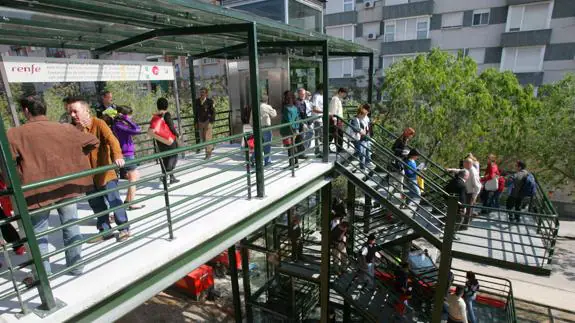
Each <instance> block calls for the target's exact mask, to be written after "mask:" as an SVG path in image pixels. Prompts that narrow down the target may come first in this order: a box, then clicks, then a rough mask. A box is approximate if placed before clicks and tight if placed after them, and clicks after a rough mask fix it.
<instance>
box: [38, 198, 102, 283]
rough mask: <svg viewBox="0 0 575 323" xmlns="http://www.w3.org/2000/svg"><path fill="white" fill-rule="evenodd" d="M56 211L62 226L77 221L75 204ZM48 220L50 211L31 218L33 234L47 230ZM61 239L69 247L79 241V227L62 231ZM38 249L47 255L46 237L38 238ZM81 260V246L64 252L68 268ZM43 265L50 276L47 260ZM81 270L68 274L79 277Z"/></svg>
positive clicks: (79, 268) (81, 268) (73, 226)
mask: <svg viewBox="0 0 575 323" xmlns="http://www.w3.org/2000/svg"><path fill="white" fill-rule="evenodd" d="M57 210H58V214H59V215H60V223H62V224H66V223H68V222H71V221H75V220H78V208H77V206H76V204H70V205H66V206H61V207H59V208H57ZM106 216H107V215H106ZM49 218H50V211H43V212H40V213H38V214H37V215H35V216H33V217H32V224H33V225H34V232H35V233H40V232H43V231H46V230H48V227H49V221H48V220H49ZM62 238H63V239H64V246H69V245H71V244H73V243H75V242H77V241H81V240H82V233H80V227H79V226H78V225H72V226H69V227H67V228H64V229H62ZM38 248H40V253H42V254H43V255H44V254H47V253H48V236H42V237H40V238H38ZM81 260H82V245H79V246H76V247H74V248H70V249H68V250H66V266H68V267H70V266H72V265H74V264H76V263H77V262H79V261H81ZM43 263H44V268H45V269H46V273H48V274H51V273H52V269H51V268H50V261H49V259H45V260H44V261H43ZM83 269H84V268H83V266H80V267H78V268H75V269H74V270H72V271H70V274H72V275H80V274H81V273H82V271H83Z"/></svg>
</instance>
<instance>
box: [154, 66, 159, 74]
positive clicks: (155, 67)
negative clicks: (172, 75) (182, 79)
mask: <svg viewBox="0 0 575 323" xmlns="http://www.w3.org/2000/svg"><path fill="white" fill-rule="evenodd" d="M152 74H154V75H158V74H160V68H159V67H157V66H154V67H152Z"/></svg>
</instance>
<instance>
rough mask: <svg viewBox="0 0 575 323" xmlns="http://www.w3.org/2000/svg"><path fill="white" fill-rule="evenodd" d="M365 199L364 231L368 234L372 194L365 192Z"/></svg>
mask: <svg viewBox="0 0 575 323" xmlns="http://www.w3.org/2000/svg"><path fill="white" fill-rule="evenodd" d="M363 201H364V205H363V232H365V233H366V234H368V233H369V229H370V225H371V196H369V195H367V194H365V196H364V200H363Z"/></svg>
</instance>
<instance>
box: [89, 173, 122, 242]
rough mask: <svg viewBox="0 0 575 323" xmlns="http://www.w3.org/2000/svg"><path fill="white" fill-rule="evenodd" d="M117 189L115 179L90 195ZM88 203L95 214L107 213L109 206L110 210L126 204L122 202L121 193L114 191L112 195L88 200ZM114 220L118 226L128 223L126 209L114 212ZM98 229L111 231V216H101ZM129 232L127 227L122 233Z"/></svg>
mask: <svg viewBox="0 0 575 323" xmlns="http://www.w3.org/2000/svg"><path fill="white" fill-rule="evenodd" d="M117 187H118V180H117V179H115V180H111V181H109V182H108V183H106V185H105V186H103V187H96V188H95V190H94V191H92V192H90V193H89V194H93V193H97V192H101V191H104V190H109V189H113V188H117ZM88 203H89V204H90V207H91V208H92V210H93V211H94V213H100V212H104V211H106V210H107V209H108V205H109V206H110V208H113V207H116V206H120V205H122V204H124V202H123V201H122V198H121V197H120V192H118V191H113V192H110V193H108V194H105V195H102V196H98V197H94V198H91V199H90V200H88ZM106 203H107V204H106ZM114 219H115V221H116V225H122V224H124V223H126V222H128V215H127V214H126V209H125V208H120V209H117V210H116V211H114ZM96 227H97V228H98V230H100V231H104V230H110V228H111V226H110V217H109V215H108V214H104V215H101V216H99V217H98V221H97V222H96ZM128 230H129V228H128V227H126V228H123V229H122V230H121V231H128Z"/></svg>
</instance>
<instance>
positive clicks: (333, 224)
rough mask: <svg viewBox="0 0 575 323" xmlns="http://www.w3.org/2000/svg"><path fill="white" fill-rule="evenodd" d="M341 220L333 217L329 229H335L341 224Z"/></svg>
mask: <svg viewBox="0 0 575 323" xmlns="http://www.w3.org/2000/svg"><path fill="white" fill-rule="evenodd" d="M340 222H341V221H340V220H339V219H333V220H331V222H330V223H329V229H330V230H333V229H335V227H337V226H338V225H339V223H340Z"/></svg>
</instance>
